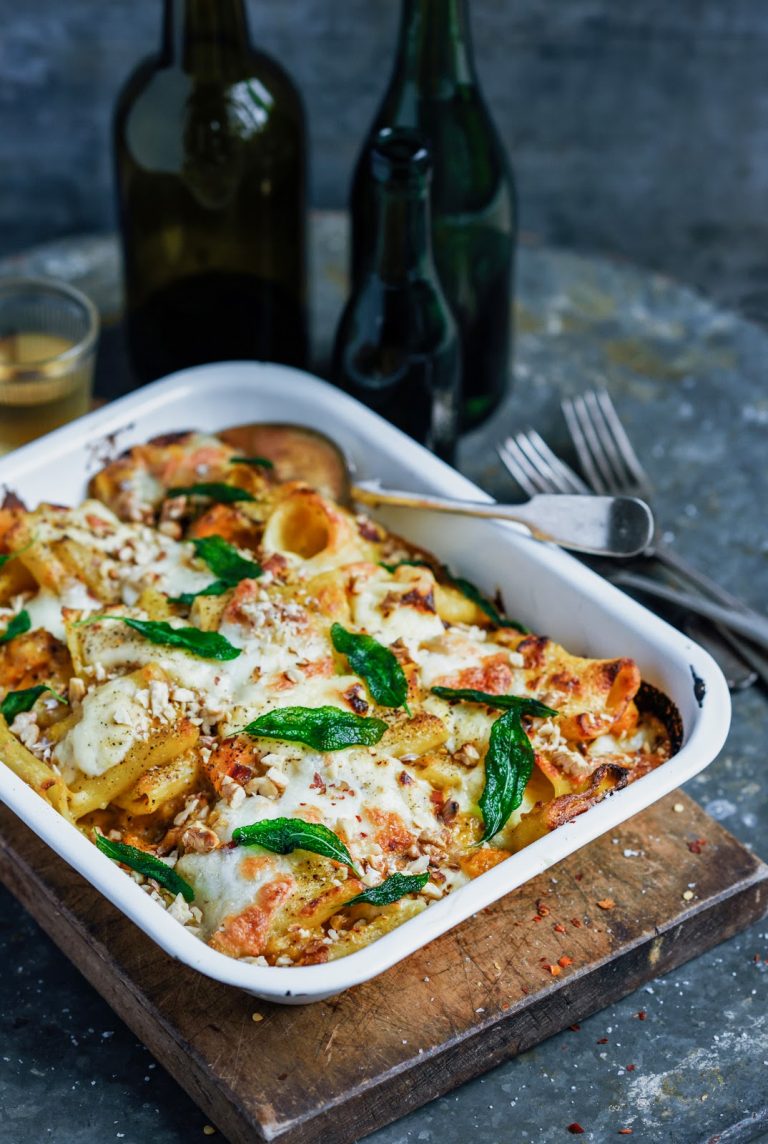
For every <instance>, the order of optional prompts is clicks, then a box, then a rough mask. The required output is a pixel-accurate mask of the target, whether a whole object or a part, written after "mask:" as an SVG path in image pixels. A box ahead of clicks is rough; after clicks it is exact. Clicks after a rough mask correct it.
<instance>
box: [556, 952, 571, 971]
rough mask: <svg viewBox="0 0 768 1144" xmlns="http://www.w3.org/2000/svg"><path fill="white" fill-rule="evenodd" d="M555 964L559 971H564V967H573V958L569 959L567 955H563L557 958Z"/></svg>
mask: <svg viewBox="0 0 768 1144" xmlns="http://www.w3.org/2000/svg"><path fill="white" fill-rule="evenodd" d="M557 964H558V965H559V966H560V968H561V969H565V968H566V966H568V965H573V958H572V957H569V956H568V954H567V953H564V954H563V956H562V957H558V959H557Z"/></svg>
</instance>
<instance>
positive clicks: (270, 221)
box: [114, 0, 307, 381]
mask: <svg viewBox="0 0 768 1144" xmlns="http://www.w3.org/2000/svg"><path fill="white" fill-rule="evenodd" d="M114 145H115V159H116V176H117V192H118V206H119V216H120V228H121V232H122V240H123V255H124V263H125V289H126V321H127V332H128V340H129V348H130V352H131V358H132V363H133V366H134V370H135V373H136V374H137V376H138V378H139V379H140V380H141V381H149V380H151V379H152V378H155V377H159V376H161V375H162V374H164V373H168V372H169V371H171V370H174V369H179V368H181V367H183V366H188V365H196V364H198V363H200V362H206V361H216V360H220V359H235V358H247V359H252V358H257V359H266V360H272V361H280V362H287V363H289V364H292V365H303V364H304V362H305V358H306V352H307V314H306V269H305V225H306V221H305V220H306V206H305V195H306V132H305V122H304V111H303V108H302V104H301V100H300V97H299V95H298V93H297V91H296V88H295V87H294V85H293V83H292V82H291V80H290V79H289V78H288V76H287V75H286V74H285V72H284V71H283V70H282V69H281V68H280V67H279V66H278V65H277V64H276V63H275V62H274V61H273V60H271V59H270V58H269V57H267V56H265V55H263V54H262V53H260V52H256V51H254V49H253V48H252V47H251V45H250V42H249V39H248V29H247V23H246V16H245V10H244V7H243V0H165V14H164V25H163V40H162V47H161V51H160V54H159V55H157V56H154V57H151V58H150V59H147V60H145V61H144V62H143V63H141V64H140V65H139V66H138V68H137V69H136V70H135V71H134V72H133V74H132V75H131V76H130V78H129V79H128V81H127V82H126V84H125V86H124V88H123V90H122V92H121V94H120V96H119V99H118V102H117V107H116V112H115V123H114Z"/></svg>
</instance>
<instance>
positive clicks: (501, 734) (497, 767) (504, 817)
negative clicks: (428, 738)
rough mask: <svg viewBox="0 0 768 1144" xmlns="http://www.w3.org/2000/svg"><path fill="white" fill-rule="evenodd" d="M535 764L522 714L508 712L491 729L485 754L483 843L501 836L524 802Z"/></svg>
mask: <svg viewBox="0 0 768 1144" xmlns="http://www.w3.org/2000/svg"><path fill="white" fill-rule="evenodd" d="M533 762H534V754H533V747H532V746H531V741H530V739H529V738H528V736H527V735H526V733H525V730H524V729H523V725H522V723H521V722H520V713H519V711H514V710H512V711H505V712H504V714H503V715H501V716H499V718H498V719H497V720H496V722H495V723H494V724H493V726H492V727H491V736H490V739H489V742H488V750H487V751H486V753H485V786H484V787H483V793H482V794H481V795H480V810H481V811H482V812H483V824H484V830H483V837H482V838H481V840H480V841H481V842H487V841H488V840H489V839H491V838H493V837H494V835H496V834H498V833H499V831H500V830H501V829H502V827H503V826H504V825H505V824H506V823H507V821H508V819H509V816H510V815H511V814H512V813H513V811H515V810H517V808H518V806H519V805H520V803H521V802H522V801H523V794H524V793H525V788H526V786H527V785H528V780H529V779H530V777H531V771H532V770H533Z"/></svg>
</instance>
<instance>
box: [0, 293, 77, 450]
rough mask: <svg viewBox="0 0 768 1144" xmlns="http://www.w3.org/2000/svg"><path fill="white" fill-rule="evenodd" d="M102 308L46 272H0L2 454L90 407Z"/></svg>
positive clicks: (73, 417) (0, 412)
mask: <svg viewBox="0 0 768 1144" xmlns="http://www.w3.org/2000/svg"><path fill="white" fill-rule="evenodd" d="M98 332H99V315H98V311H97V309H96V307H95V306H94V304H93V303H92V302H91V301H90V299H89V298H87V297H86V296H85V294H82V293H81V292H80V291H79V290H76V289H75V288H74V287H72V286H69V285H67V284H66V283H64V282H57V281H54V280H52V279H47V278H0V453H8V452H9V451H10V450H11V449H15V448H16V447H17V446H18V445H23V444H25V443H26V442H27V441H32V440H33V439H34V438H35V437H41V436H42V435H43V434H44V433H48V432H49V431H50V430H51V429H56V428H57V427H58V426H59V425H64V424H66V423H67V422H68V421H73V420H74V419H75V418H76V417H80V416H81V415H82V414H83V413H87V412H88V409H89V408H90V403H91V389H92V383H93V365H94V358H95V352H96V340H97V337H98Z"/></svg>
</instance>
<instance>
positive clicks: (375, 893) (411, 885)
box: [344, 872, 429, 906]
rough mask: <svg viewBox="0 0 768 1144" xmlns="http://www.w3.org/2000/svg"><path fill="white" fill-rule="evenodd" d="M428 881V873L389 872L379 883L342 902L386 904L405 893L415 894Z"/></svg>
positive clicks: (351, 904)
mask: <svg viewBox="0 0 768 1144" xmlns="http://www.w3.org/2000/svg"><path fill="white" fill-rule="evenodd" d="M428 881H429V874H428V873H426V872H425V873H424V874H390V875H389V877H388V878H386V879H385V880H384V881H383V882H382V883H381V885H379V886H371V888H370V889H368V890H363V892H362V894H357V896H356V897H354V898H350V899H349V901H348V902H344V905H345V906H356V905H359V904H360V903H361V902H368V904H369V905H371V906H388V905H389V904H390V903H391V902H398V901H399V900H400V898H403V897H405V895H406V894H417V893H418V892H419V890H423V889H424V887H425V886H426V884H427V882H428Z"/></svg>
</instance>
